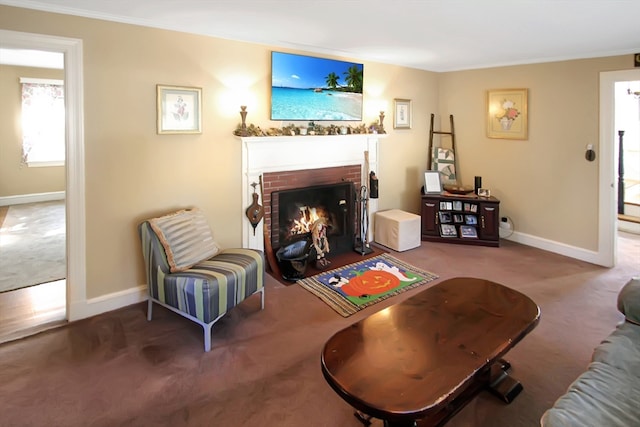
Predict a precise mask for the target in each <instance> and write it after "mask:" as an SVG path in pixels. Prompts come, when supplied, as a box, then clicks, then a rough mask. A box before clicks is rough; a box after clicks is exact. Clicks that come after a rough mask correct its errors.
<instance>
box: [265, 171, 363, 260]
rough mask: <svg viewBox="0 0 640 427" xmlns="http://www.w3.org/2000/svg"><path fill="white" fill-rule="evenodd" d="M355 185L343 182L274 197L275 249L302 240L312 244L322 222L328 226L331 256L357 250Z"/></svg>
mask: <svg viewBox="0 0 640 427" xmlns="http://www.w3.org/2000/svg"><path fill="white" fill-rule="evenodd" d="M354 201H355V195H354V184H353V183H352V182H340V183H336V184H328V185H314V186H309V187H302V188H295V189H291V190H283V191H275V192H273V193H271V224H272V227H273V232H272V233H271V239H272V243H271V246H272V247H273V248H274V250H276V249H277V248H278V247H282V246H287V245H290V244H292V243H295V242H297V241H299V240H306V241H311V232H312V229H313V227H314V225H316V224H317V223H318V222H322V223H324V224H325V225H326V230H327V232H326V235H327V240H328V242H329V247H330V249H331V250H330V253H329V255H328V256H329V257H331V255H337V254H341V253H344V252H347V251H349V250H351V249H353V239H354V223H355V212H354Z"/></svg>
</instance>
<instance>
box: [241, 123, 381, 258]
mask: <svg viewBox="0 0 640 427" xmlns="http://www.w3.org/2000/svg"><path fill="white" fill-rule="evenodd" d="M383 138H386V135H385V134H362V135H327V136H311V135H307V136H278V137H275V136H274V137H243V138H240V139H241V141H242V188H243V192H242V218H243V222H242V246H243V247H245V248H253V249H260V250H263V249H264V239H263V224H264V221H260V223H259V224H258V226H257V227H256V229H255V234H254V230H253V227H252V226H251V223H250V222H249V219H248V218H247V217H246V216H245V215H244V212H245V210H246V209H247V207H249V205H251V203H252V202H253V197H252V195H253V187H251V183H253V182H255V183H258V182H259V181H260V176H261V175H262V174H264V173H266V172H284V171H295V170H304V169H320V168H328V167H335V166H349V165H360V166H361V170H362V178H361V179H362V184H363V185H366V186H367V187H368V184H369V171H375V172H376V175H379V174H378V169H379V168H378V143H379V140H380V139H383ZM367 157H368V163H367V162H366V160H365V159H366V158H367ZM256 190H257V191H258V192H259V191H260V189H259V188H257V189H256ZM262 203H263V201H262V199H260V204H262ZM368 210H369V224H373V222H372V220H371V219H372V217H373V214H374V213H375V212H376V211H377V210H378V200H377V199H370V200H369V203H368ZM371 234H372V230H371V229H370V230H369V236H368V237H369V241H371Z"/></svg>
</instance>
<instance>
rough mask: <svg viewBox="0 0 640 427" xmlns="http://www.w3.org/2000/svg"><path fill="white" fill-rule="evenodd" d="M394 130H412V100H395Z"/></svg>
mask: <svg viewBox="0 0 640 427" xmlns="http://www.w3.org/2000/svg"><path fill="white" fill-rule="evenodd" d="M393 103H394V110H393V111H394V114H393V128H394V129H411V100H410V99H397V98H396V99H394V100H393Z"/></svg>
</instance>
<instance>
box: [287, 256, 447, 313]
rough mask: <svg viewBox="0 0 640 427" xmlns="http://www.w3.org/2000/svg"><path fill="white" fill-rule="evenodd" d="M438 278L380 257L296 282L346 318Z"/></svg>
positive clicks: (394, 260) (397, 261)
mask: <svg viewBox="0 0 640 427" xmlns="http://www.w3.org/2000/svg"><path fill="white" fill-rule="evenodd" d="M437 278H438V276H437V275H436V274H433V273H430V272H428V271H425V270H422V269H420V268H417V267H414V266H412V265H410V264H407V263H405V262H403V261H400V260H399V259H397V258H395V257H393V256H391V255H389V254H382V255H379V256H376V257H373V258H369V259H366V260H364V261H360V262H356V263H353V264H349V265H345V266H344V267H340V268H336V269H333V270H329V271H326V272H324V273H320V274H316V275H315V276H311V277H307V278H305V279H302V280H298V282H297V283H298V284H299V285H300V286H302V287H303V288H305V289H306V290H308V291H309V292H311V293H312V294H314V295H316V296H317V297H318V298H320V299H321V300H322V301H324V302H325V303H326V304H327V305H329V306H330V307H331V308H333V309H334V310H335V311H337V312H338V313H340V314H341V315H342V316H344V317H348V316H351V315H352V314H354V313H357V312H358V311H360V310H362V309H364V308H366V307H369V306H370V305H373V304H376V303H378V302H380V301H382V300H384V299H386V298H389V297H392V296H394V295H398V294H399V293H401V292H404V291H407V290H409V289H413V288H415V287H417V286H421V285H424V284H425V283H428V282H430V281H432V280H434V279H437Z"/></svg>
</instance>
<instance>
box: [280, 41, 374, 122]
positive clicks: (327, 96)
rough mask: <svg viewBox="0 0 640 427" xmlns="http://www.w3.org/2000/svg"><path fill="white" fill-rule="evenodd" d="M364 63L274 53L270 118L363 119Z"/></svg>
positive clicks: (312, 119) (309, 119)
mask: <svg viewBox="0 0 640 427" xmlns="http://www.w3.org/2000/svg"><path fill="white" fill-rule="evenodd" d="M363 71H364V66H363V65H362V64H357V63H354V62H345V61H337V60H334V59H326V58H316V57H313V56H306V55H295V54H290V53H282V52H272V53H271V120H305V121H307V120H308V121H314V120H332V121H361V120H362V82H363V78H362V77H363Z"/></svg>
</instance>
